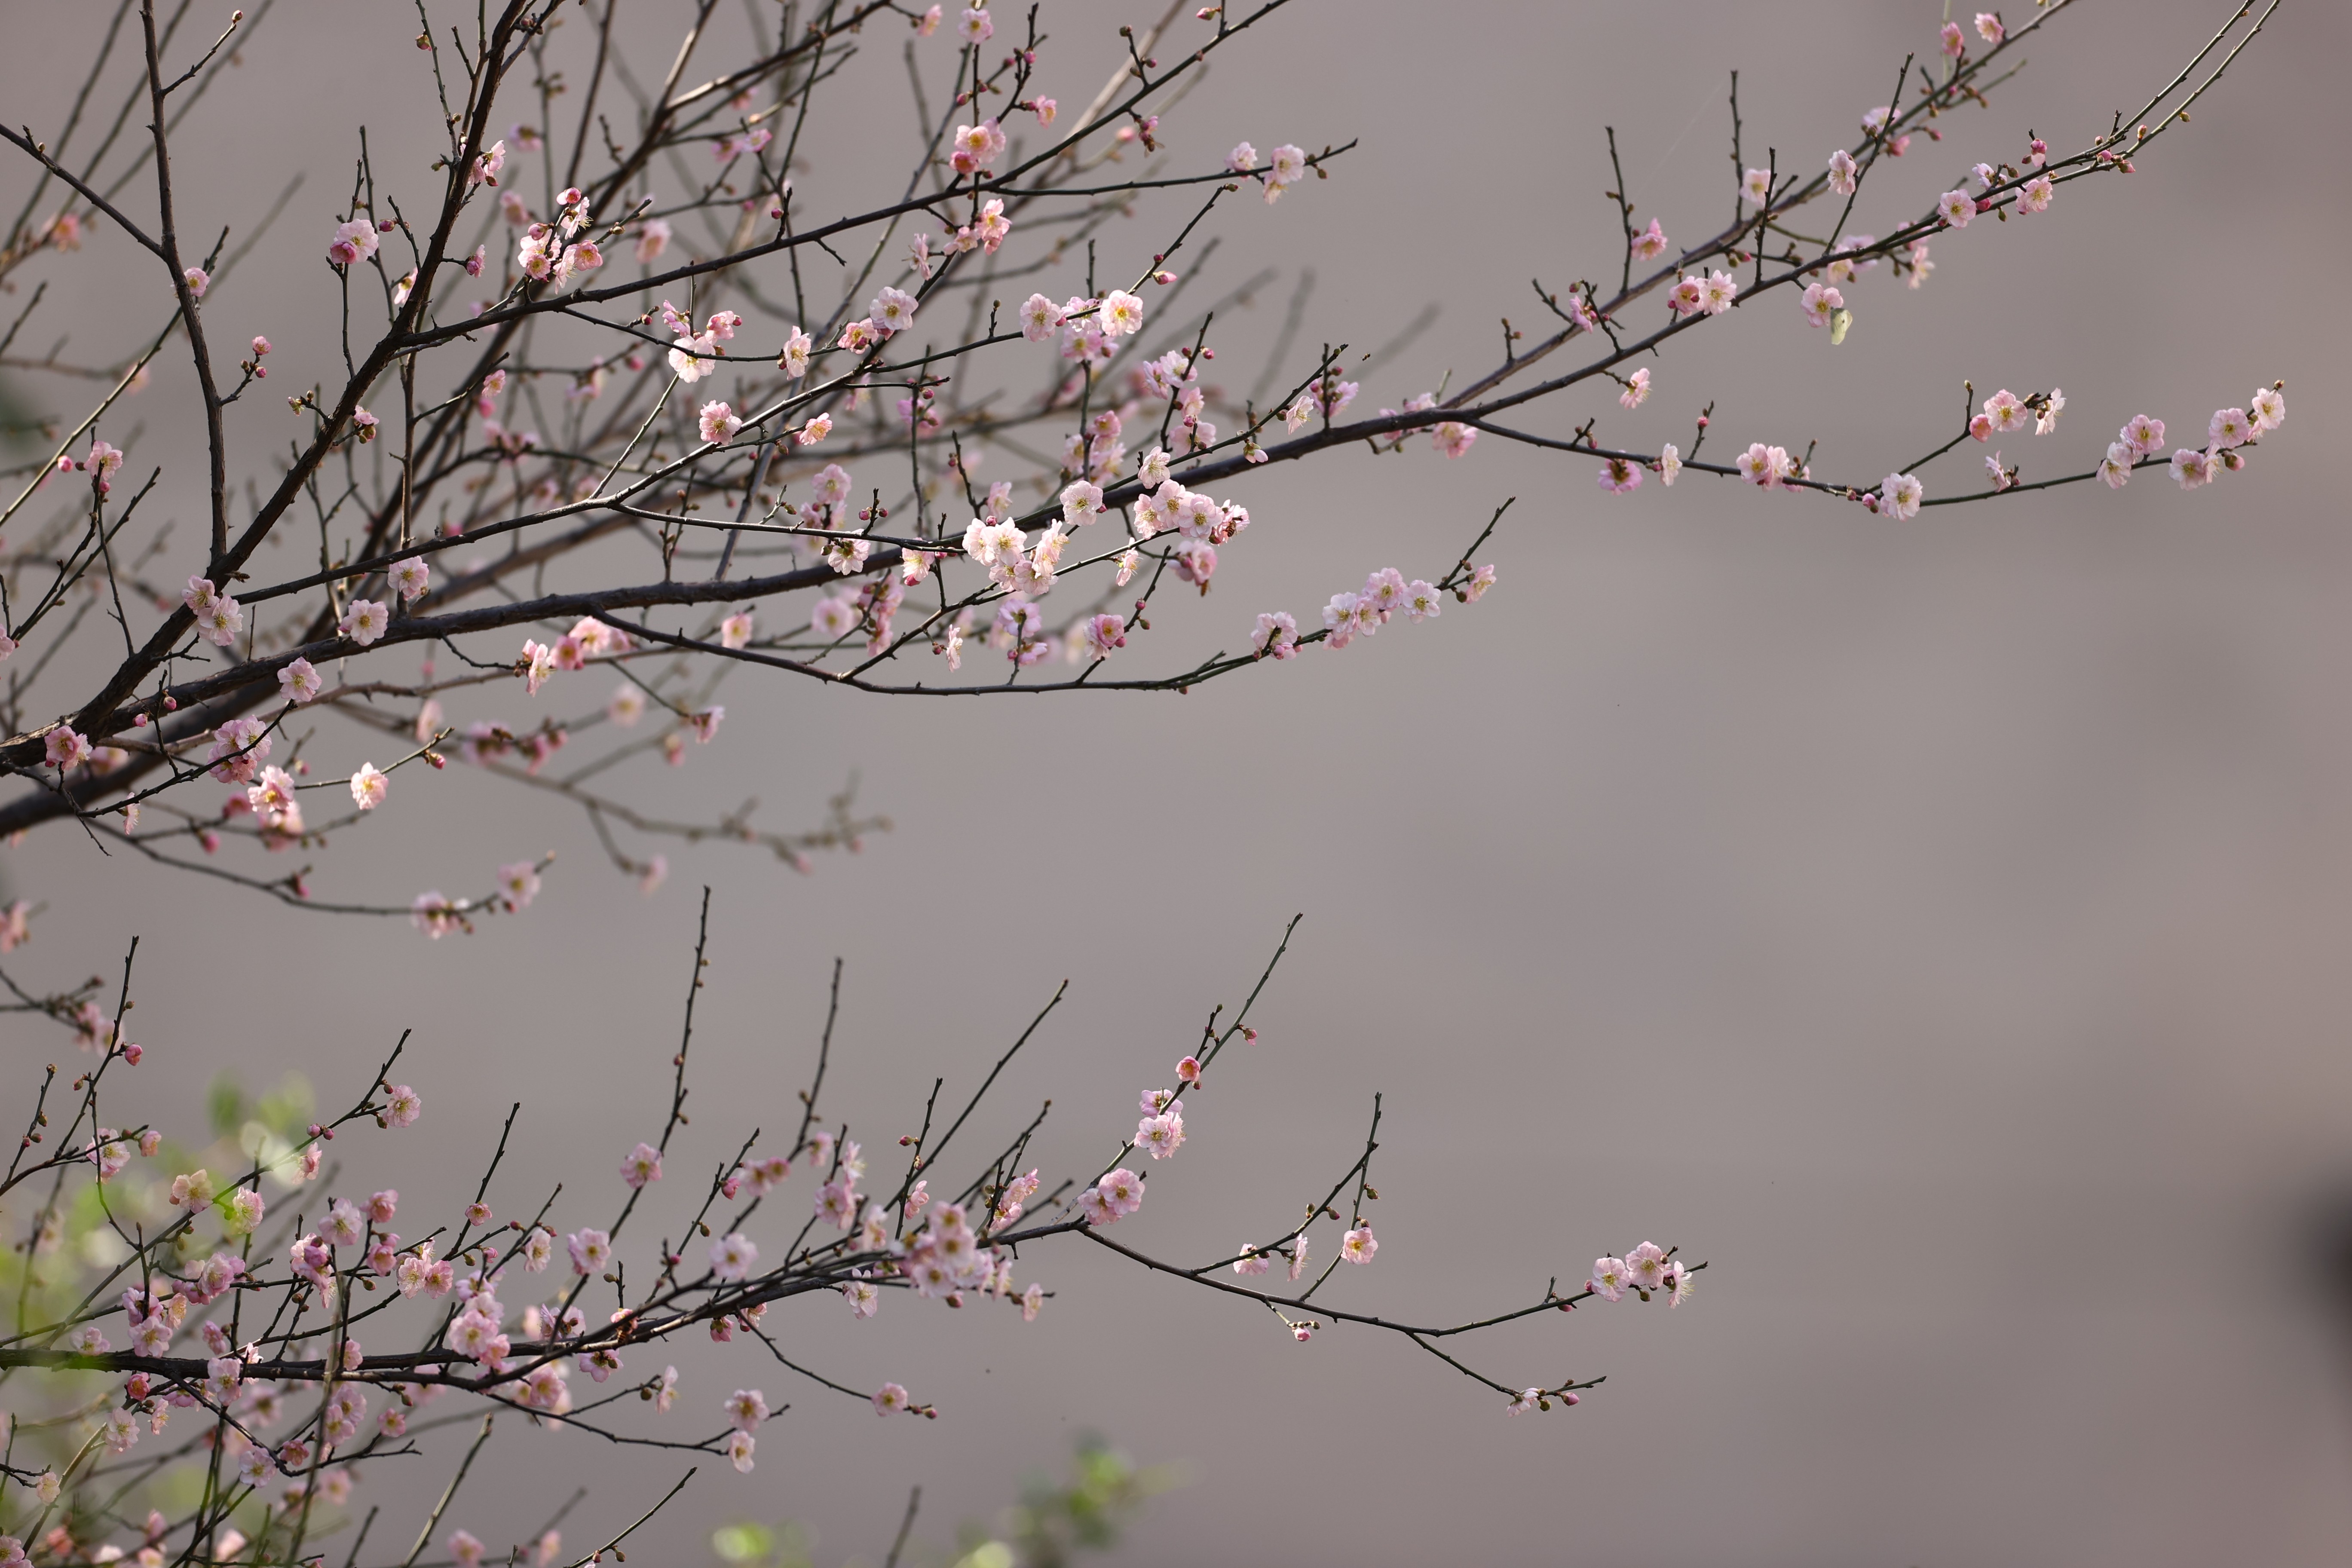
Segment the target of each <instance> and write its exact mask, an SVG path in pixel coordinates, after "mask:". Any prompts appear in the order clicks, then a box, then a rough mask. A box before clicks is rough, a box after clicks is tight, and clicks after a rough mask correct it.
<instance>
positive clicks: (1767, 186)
mask: <svg viewBox="0 0 2352 1568" xmlns="http://www.w3.org/2000/svg"><path fill="white" fill-rule="evenodd" d="M1739 194H1740V195H1743V196H1745V197H1746V198H1747V199H1748V205H1750V206H1758V207H1760V206H1762V205H1764V204H1765V203H1766V202H1768V201H1769V200H1770V199H1771V197H1772V172H1771V171H1770V170H1769V169H1750V170H1748V172H1747V173H1746V174H1742V175H1740V176H1739Z"/></svg>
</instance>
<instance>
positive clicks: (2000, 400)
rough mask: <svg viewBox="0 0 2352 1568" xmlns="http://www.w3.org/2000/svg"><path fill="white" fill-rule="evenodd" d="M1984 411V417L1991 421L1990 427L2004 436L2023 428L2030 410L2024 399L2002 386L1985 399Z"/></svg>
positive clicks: (2030, 413)
mask: <svg viewBox="0 0 2352 1568" xmlns="http://www.w3.org/2000/svg"><path fill="white" fill-rule="evenodd" d="M1984 412H1985V417H1986V418H1987V419H1989V420H1990V421H1991V422H1992V428H1993V429H1994V430H1995V431H1996V432H1998V433H1999V434H2001V435H2004V436H2005V435H2008V434H2010V433H2011V432H2012V431H2017V430H2022V429H2024V428H2025V422H2026V420H2027V418H2028V417H2029V416H2031V415H2032V410H2031V409H2029V408H2028V407H2026V406H2025V401H2024V399H2022V398H2021V397H2019V396H2018V395H2017V394H2015V393H2013V392H2011V391H2010V390H2009V388H2007V387H2005V386H2004V387H2002V388H2001V389H2000V391H1999V392H1996V393H1994V394H1993V395H1991V396H1990V397H1988V398H1986V399H1985V403H1984Z"/></svg>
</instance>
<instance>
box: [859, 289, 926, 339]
mask: <svg viewBox="0 0 2352 1568" xmlns="http://www.w3.org/2000/svg"><path fill="white" fill-rule="evenodd" d="M866 313H867V315H868V316H869V317H871V318H872V320H873V322H874V325H875V326H876V328H877V329H878V330H879V331H881V333H882V335H883V336H884V337H888V336H889V335H890V334H891V333H893V332H903V331H906V330H907V329H908V327H911V326H913V325H914V324H915V297H914V296H913V295H912V294H908V293H907V292H905V291H904V290H902V289H883V290H882V292H880V293H879V294H877V295H875V296H874V302H873V303H872V304H870V305H868V306H867V307H866Z"/></svg>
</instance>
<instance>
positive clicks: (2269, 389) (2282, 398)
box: [2246, 386, 2286, 436]
mask: <svg viewBox="0 0 2352 1568" xmlns="http://www.w3.org/2000/svg"><path fill="white" fill-rule="evenodd" d="M2246 408H2247V413H2248V414H2249V415H2250V416H2252V419H2253V422H2254V432H2255V434H2257V435H2263V436H2267V435H2268V434H2270V433H2271V432H2272V431H2273V430H2275V429H2277V428H2278V427H2279V426H2282V425H2284V424H2285V423H2286V394H2285V393H2284V392H2282V391H2280V390H2279V389H2278V388H2277V387H2274V386H2265V387H2263V388H2261V389H2260V390H2259V391H2257V392H2256V393H2255V394H2254V395H2253V397H2252V400H2250V401H2249V402H2248V404H2247V405H2246Z"/></svg>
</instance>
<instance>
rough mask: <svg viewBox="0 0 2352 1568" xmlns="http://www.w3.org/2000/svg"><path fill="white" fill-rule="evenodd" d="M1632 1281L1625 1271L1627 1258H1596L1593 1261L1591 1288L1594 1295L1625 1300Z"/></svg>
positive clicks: (1609, 1299) (1603, 1298) (1610, 1299)
mask: <svg viewBox="0 0 2352 1568" xmlns="http://www.w3.org/2000/svg"><path fill="white" fill-rule="evenodd" d="M1631 1282H1632V1280H1631V1277H1630V1276H1629V1275H1627V1273H1626V1272H1625V1260H1624V1259H1623V1258H1596V1259H1595V1260H1594V1261H1593V1265H1592V1279H1591V1285H1590V1289H1591V1291H1592V1293H1593V1294H1594V1295H1596V1296H1598V1297H1600V1298H1601V1300H1604V1301H1620V1300H1624V1297H1625V1288H1626V1286H1627V1285H1628V1284H1630V1283H1631Z"/></svg>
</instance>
